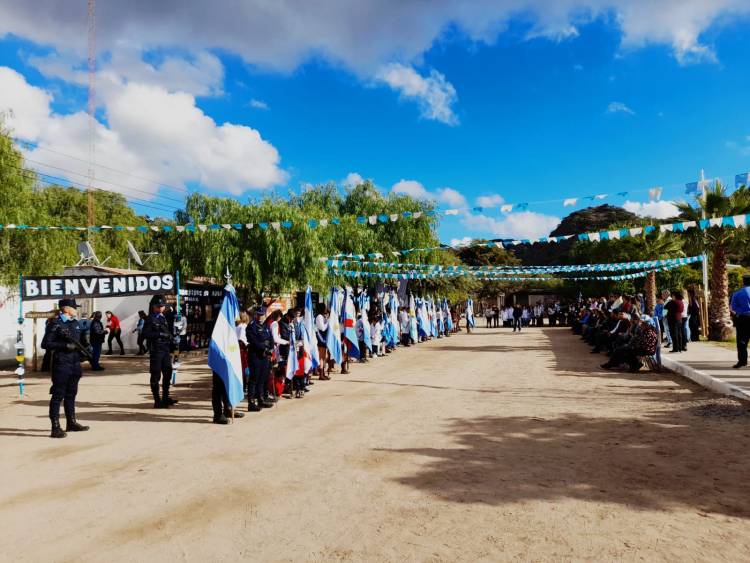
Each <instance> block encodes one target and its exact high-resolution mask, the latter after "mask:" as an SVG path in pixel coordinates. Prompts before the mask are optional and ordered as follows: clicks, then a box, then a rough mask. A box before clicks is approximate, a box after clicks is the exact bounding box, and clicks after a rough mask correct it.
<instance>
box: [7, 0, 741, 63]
mask: <svg viewBox="0 0 750 563" xmlns="http://www.w3.org/2000/svg"><path fill="white" fill-rule="evenodd" d="M749 12H750V5H749V4H748V2H747V1H746V0H711V1H705V0H661V1H659V2H654V1H653V0H433V1H431V2H402V1H396V0H389V1H383V0H362V1H359V2H348V1H346V0H320V1H318V2H308V1H306V0H286V1H285V2H267V1H266V0H246V1H245V2H242V3H237V4H235V5H233V8H232V9H231V10H207V9H206V8H205V2H204V1H203V0H161V1H160V2H149V1H147V0H133V1H130V2H106V3H100V5H99V6H97V16H98V17H97V29H98V37H97V44H98V45H99V46H100V49H102V50H104V51H107V50H111V49H112V47H113V46H114V45H118V44H122V43H129V42H132V43H135V44H140V45H146V46H155V45H157V43H158V45H161V46H189V47H190V48H191V49H196V50H200V49H206V48H208V49H211V48H217V49H222V50H226V51H228V52H233V53H237V54H239V55H240V56H241V57H243V58H244V59H245V61H247V62H250V63H253V64H258V65H261V66H264V67H272V68H276V69H281V70H291V69H293V68H295V67H296V66H297V65H299V64H300V63H301V62H304V61H306V60H309V59H311V58H313V57H324V58H326V59H329V60H331V61H333V62H337V63H343V64H344V65H345V66H347V67H349V68H352V69H355V70H356V71H357V72H362V73H363V74H365V75H371V74H372V71H373V70H374V69H377V68H378V67H379V66H381V65H382V64H384V63H389V62H393V61H394V60H401V61H415V60H418V59H419V58H420V56H421V55H422V54H424V53H425V52H426V51H427V50H429V48H430V47H431V46H432V45H433V44H434V43H435V41H437V40H438V39H439V38H440V37H441V36H443V34H444V32H445V30H446V29H448V28H450V27H454V28H456V29H458V30H460V31H461V32H462V33H463V34H465V35H466V36H468V37H469V38H470V39H471V40H473V41H481V42H486V43H491V42H493V41H495V40H496V39H497V36H498V35H499V34H500V33H502V32H503V31H505V30H506V29H507V28H508V24H509V21H510V19H511V18H512V17H514V16H517V15H518V14H522V15H523V17H524V19H525V20H526V21H528V23H529V24H530V26H531V29H530V32H529V33H528V34H527V36H528V37H530V38H533V37H549V38H552V39H554V40H564V39H566V38H574V37H576V35H577V34H578V28H579V27H580V26H582V25H586V24H587V23H589V22H591V21H592V20H594V19H596V18H599V17H605V18H607V21H610V22H613V25H616V26H618V27H619V29H620V31H621V34H622V39H621V41H622V46H623V48H624V49H630V48H638V47H641V46H643V45H647V44H665V45H669V46H671V48H672V51H673V53H674V56H675V58H676V59H677V60H678V61H679V62H680V63H682V64H687V63H692V62H701V61H709V62H710V61H714V60H716V54H715V52H714V51H713V48H712V46H711V45H710V44H706V43H704V42H702V41H701V35H702V34H703V32H704V31H705V30H706V29H708V28H709V27H710V26H711V25H712V24H714V23H715V22H720V23H723V22H724V21H727V22H731V21H732V18H731V17H726V16H736V15H741V14H748V13H749ZM4 33H15V34H16V35H18V36H21V37H26V38H28V39H31V40H33V41H36V42H37V43H42V44H45V45H52V46H54V47H56V48H60V47H63V48H65V49H74V50H77V51H78V53H80V54H81V55H83V54H84V53H85V49H86V5H85V3H82V2H75V3H70V2H59V1H58V0H35V1H34V2H17V1H14V0H0V35H3V34H4ZM157 38H158V39H157Z"/></svg>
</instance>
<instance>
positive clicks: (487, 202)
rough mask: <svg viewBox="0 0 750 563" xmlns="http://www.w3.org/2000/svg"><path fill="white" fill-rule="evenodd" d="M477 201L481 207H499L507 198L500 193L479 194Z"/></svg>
mask: <svg viewBox="0 0 750 563" xmlns="http://www.w3.org/2000/svg"><path fill="white" fill-rule="evenodd" d="M476 201H477V206H479V207H497V206H498V205H501V204H503V203H505V198H504V197H503V196H501V195H500V194H491V195H483V196H479V197H478V198H477V200H476Z"/></svg>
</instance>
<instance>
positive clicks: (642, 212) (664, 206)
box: [622, 201, 679, 219]
mask: <svg viewBox="0 0 750 563" xmlns="http://www.w3.org/2000/svg"><path fill="white" fill-rule="evenodd" d="M622 207H623V208H624V209H625V210H626V211H630V212H631V213H635V214H636V215H638V216H639V217H653V218H654V219H671V218H672V217H676V216H677V215H678V214H679V211H678V210H677V207H676V206H675V204H674V203H672V202H671V201H649V202H646V203H641V202H638V201H626V202H625V203H623V205H622Z"/></svg>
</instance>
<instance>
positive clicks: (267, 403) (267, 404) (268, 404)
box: [261, 397, 274, 409]
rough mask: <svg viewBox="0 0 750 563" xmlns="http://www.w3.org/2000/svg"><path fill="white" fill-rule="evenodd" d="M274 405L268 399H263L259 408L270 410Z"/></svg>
mask: <svg viewBox="0 0 750 563" xmlns="http://www.w3.org/2000/svg"><path fill="white" fill-rule="evenodd" d="M273 405H274V402H273V401H272V400H271V399H269V398H268V397H263V401H262V402H261V406H262V407H263V408H264V409H270V408H271V407H272V406H273Z"/></svg>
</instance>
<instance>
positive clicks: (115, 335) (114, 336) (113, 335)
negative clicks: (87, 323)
mask: <svg viewBox="0 0 750 563" xmlns="http://www.w3.org/2000/svg"><path fill="white" fill-rule="evenodd" d="M121 332H122V330H121V329H119V328H118V329H116V330H110V331H109V336H107V348H108V351H107V353H109V354H111V353H112V341H113V340H116V341H117V344H118V345H119V346H120V354H124V353H125V348H123V346H122V339H121V338H120V333H121Z"/></svg>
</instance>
